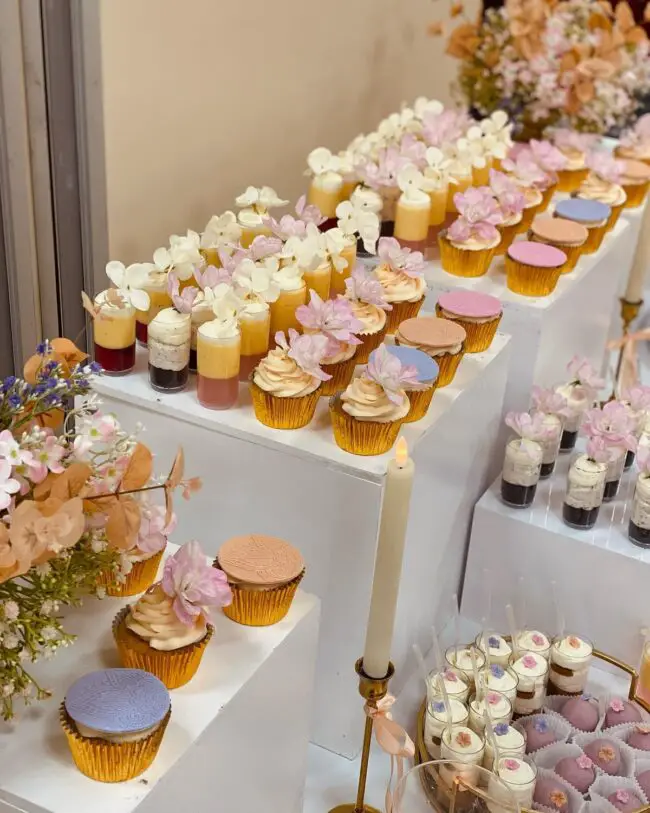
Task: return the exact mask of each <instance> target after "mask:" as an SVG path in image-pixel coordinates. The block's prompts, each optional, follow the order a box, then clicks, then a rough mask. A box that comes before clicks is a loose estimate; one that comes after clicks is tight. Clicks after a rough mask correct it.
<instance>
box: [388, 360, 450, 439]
mask: <svg viewBox="0 0 650 813" xmlns="http://www.w3.org/2000/svg"><path fill="white" fill-rule="evenodd" d="M386 349H387V350H388V352H389V353H392V354H393V355H394V356H397V358H398V359H399V360H400V362H401V363H402V364H403V365H410V366H412V367H415V369H416V370H417V377H418V383H417V384H404V390H405V391H406V394H407V395H408V397H409V401H410V402H411V409H410V410H409V413H408V415H407V416H406V418H405V419H404V423H413V422H414V421H419V420H420V419H421V418H424V416H425V415H426V414H427V412H428V410H429V406H430V404H431V399H432V398H433V394H434V392H435V390H436V384H437V381H438V365H437V364H436V362H435V361H434V360H433V359H432V358H431V356H428V355H427V354H426V353H423V352H422V351H421V350H416V349H415V347H401V346H399V345H386Z"/></svg>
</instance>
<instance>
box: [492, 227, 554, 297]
mask: <svg viewBox="0 0 650 813" xmlns="http://www.w3.org/2000/svg"><path fill="white" fill-rule="evenodd" d="M566 260H567V257H566V254H565V253H564V252H563V251H561V250H560V249H559V248H555V247H554V246H549V245H545V244H544V243H536V242H533V241H531V240H520V241H518V242H516V243H513V244H512V245H511V246H510V248H509V249H508V251H507V252H506V274H507V285H508V288H509V289H510V290H511V291H512V292H513V293H515V294H522V295H523V296H548V295H549V294H552V293H553V291H554V290H555V287H556V285H557V283H558V280H559V279H560V275H561V274H562V268H563V267H564V265H565V264H566Z"/></svg>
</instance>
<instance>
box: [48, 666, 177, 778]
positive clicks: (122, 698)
mask: <svg viewBox="0 0 650 813" xmlns="http://www.w3.org/2000/svg"><path fill="white" fill-rule="evenodd" d="M170 716H171V701H170V697H169V692H168V691H167V689H166V688H165V686H164V685H163V683H162V682H161V681H160V680H158V678H157V677H155V676H154V675H151V674H149V673H147V672H146V671H142V670H140V669H102V670H99V671H96V672H90V673H89V674H86V675H84V676H83V677H81V678H79V679H78V680H77V681H76V682H75V683H73V684H72V686H71V687H70V688H69V689H68V691H67V692H66V695H65V699H64V701H63V702H62V703H61V706H60V709H59V720H60V723H61V727H62V728H63V732H64V734H65V736H66V739H67V741H68V746H69V747H70V752H71V754H72V759H73V760H74V763H75V765H76V766H77V768H78V769H79V770H80V771H81V773H83V774H85V775H86V776H88V777H89V778H90V779H94V780H96V781H99V782H126V781H128V780H129V779H134V778H135V777H136V776H139V775H140V774H141V773H143V772H144V771H146V770H147V768H149V766H150V765H151V763H152V762H153V761H154V759H155V758H156V755H157V753H158V749H159V748H160V744H161V742H162V739H163V736H164V734H165V730H166V728H167V724H168V722H169V718H170Z"/></svg>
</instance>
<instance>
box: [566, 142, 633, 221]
mask: <svg viewBox="0 0 650 813" xmlns="http://www.w3.org/2000/svg"><path fill="white" fill-rule="evenodd" d="M587 164H588V166H589V169H590V172H589V175H588V176H587V178H586V179H585V180H584V181H583V182H582V183H581V184H580V188H579V189H578V191H577V192H574V193H573V194H574V196H575V197H577V198H582V199H584V200H597V201H598V202H599V203H605V204H607V206H609V207H610V209H611V210H612V213H611V214H610V216H609V220H608V221H607V231H611V230H612V229H613V228H614V226H615V225H616V222H617V221H618V218H619V217H620V215H621V212H622V211H623V209H624V208H625V203H626V201H627V195H626V194H625V190H624V189H623V187H622V186H621V179H622V177H623V170H624V169H625V162H624V161H617V160H616V159H615V158H614V157H613V156H612V154H611V153H610V152H608V151H607V150H597V151H595V152H593V153H590V154H589V156H588V158H587Z"/></svg>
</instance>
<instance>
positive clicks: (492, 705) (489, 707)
mask: <svg viewBox="0 0 650 813" xmlns="http://www.w3.org/2000/svg"><path fill="white" fill-rule="evenodd" d="M468 708H469V723H468V725H469V727H470V728H471V729H472V731H476V733H477V734H480V735H481V736H482V737H485V727H486V725H487V720H488V717H489V719H490V722H491V723H492V725H493V726H495V725H497V724H498V723H509V722H510V721H511V720H512V703H511V702H510V700H508V698H507V697H506V696H505V695H504V694H501V692H485V694H484V695H483V696H482V697H480V698H479V697H477V696H476V695H472V697H471V698H470V700H469V704H468Z"/></svg>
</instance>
